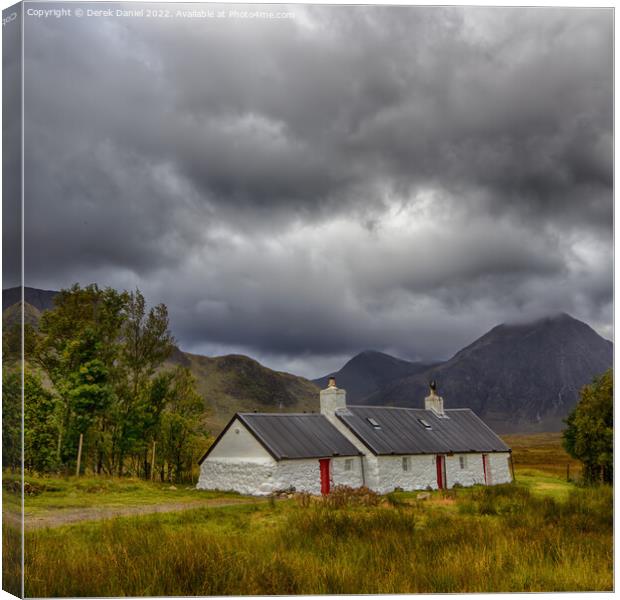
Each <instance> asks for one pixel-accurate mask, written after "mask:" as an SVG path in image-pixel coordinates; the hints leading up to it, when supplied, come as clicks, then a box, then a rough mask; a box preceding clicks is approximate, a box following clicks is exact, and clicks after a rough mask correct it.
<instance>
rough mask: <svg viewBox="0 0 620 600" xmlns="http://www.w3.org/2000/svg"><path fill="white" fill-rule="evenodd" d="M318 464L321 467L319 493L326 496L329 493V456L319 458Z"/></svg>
mask: <svg viewBox="0 0 620 600" xmlns="http://www.w3.org/2000/svg"><path fill="white" fill-rule="evenodd" d="M319 466H320V467H321V494H323V496H327V494H329V458H321V459H320V460H319Z"/></svg>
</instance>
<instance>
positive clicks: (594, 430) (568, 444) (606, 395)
mask: <svg viewBox="0 0 620 600" xmlns="http://www.w3.org/2000/svg"><path fill="white" fill-rule="evenodd" d="M613 386H614V382H613V371H612V369H609V370H608V371H606V372H605V373H604V374H603V375H601V376H600V377H597V378H595V379H594V381H593V382H592V383H591V384H590V385H586V386H584V388H583V389H582V390H581V398H580V400H579V402H578V403H577V406H576V407H575V409H574V410H573V411H572V412H571V413H570V415H569V416H568V418H567V419H566V421H565V422H566V425H567V428H566V430H565V431H564V433H563V444H564V448H565V449H566V451H567V452H568V453H569V454H570V455H571V456H573V457H574V458H576V459H578V460H580V461H581V462H582V463H583V477H584V479H585V480H586V481H588V482H596V481H604V482H606V483H611V482H612V481H613Z"/></svg>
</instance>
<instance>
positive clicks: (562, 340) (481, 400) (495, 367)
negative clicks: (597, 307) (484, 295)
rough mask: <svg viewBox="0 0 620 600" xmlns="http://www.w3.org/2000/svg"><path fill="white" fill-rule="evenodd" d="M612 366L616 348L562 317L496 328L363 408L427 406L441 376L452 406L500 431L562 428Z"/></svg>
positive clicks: (369, 400) (378, 394)
mask: <svg viewBox="0 0 620 600" xmlns="http://www.w3.org/2000/svg"><path fill="white" fill-rule="evenodd" d="M612 364H613V344H612V343H611V342H610V341H608V340H606V339H604V338H602V337H601V336H600V335H598V334H597V333H596V332H595V331H594V330H593V329H592V328H591V327H589V326H588V325H586V324H585V323H583V322H581V321H578V320H577V319H574V318H573V317H571V316H569V315H567V314H560V315H556V316H553V317H547V318H544V319H540V320H537V321H535V322H533V323H529V324H523V325H507V324H503V325H498V326H497V327H494V328H493V329H491V331H489V332H488V333H486V334H485V335H483V336H482V337H481V338H479V339H477V340H476V341H475V342H473V343H472V344H470V345H469V346H467V347H466V348H463V349H462V350H461V351H459V352H457V354H455V356H454V357H452V358H451V359H450V360H449V361H447V362H445V363H442V364H440V365H437V366H436V367H433V368H431V369H429V370H427V371H424V372H423V373H418V374H416V375H413V376H410V377H405V378H403V379H400V380H398V381H396V382H393V383H392V384H390V385H388V386H386V387H385V388H383V389H381V390H380V391H378V392H376V393H375V394H372V395H371V396H369V397H367V398H366V399H364V403H365V404H387V405H396V406H412V407H415V406H422V405H423V402H424V397H425V396H426V395H427V389H428V381H429V380H430V379H437V381H438V384H439V391H440V393H441V395H442V396H443V397H444V405H445V406H446V408H458V407H469V408H472V409H473V410H474V411H475V412H476V413H477V414H478V415H479V416H481V417H482V418H483V419H484V420H485V421H486V422H487V423H488V424H489V425H490V426H491V427H493V428H494V429H496V430H497V431H499V432H510V431H522V432H527V431H558V430H560V429H562V428H563V421H562V419H563V418H565V417H566V416H567V414H568V413H569V411H570V410H571V409H572V408H573V407H574V406H575V404H576V402H577V399H578V396H579V390H580V389H581V387H582V386H584V385H585V384H587V383H590V381H591V380H592V378H593V377H594V376H595V375H598V374H600V373H602V372H604V371H605V370H606V369H608V368H609V367H611V366H612Z"/></svg>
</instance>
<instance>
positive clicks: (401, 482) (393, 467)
mask: <svg viewBox="0 0 620 600" xmlns="http://www.w3.org/2000/svg"><path fill="white" fill-rule="evenodd" d="M407 458H408V459H409V469H408V470H407V471H404V470H403V457H402V456H379V457H378V467H379V478H378V479H379V481H378V485H377V486H376V487H375V488H373V489H374V490H375V491H377V492H379V493H380V494H386V493H388V492H391V491H393V490H394V488H397V487H398V488H402V489H403V490H405V491H411V490H423V489H426V488H427V487H428V486H430V487H431V488H433V489H436V488H437V468H436V466H435V457H434V456H432V455H428V454H424V455H415V456H409V457H407Z"/></svg>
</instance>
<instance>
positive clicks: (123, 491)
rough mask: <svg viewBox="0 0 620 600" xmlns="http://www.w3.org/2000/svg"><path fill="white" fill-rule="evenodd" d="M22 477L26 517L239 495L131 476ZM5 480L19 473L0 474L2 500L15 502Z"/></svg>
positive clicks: (198, 500)
mask: <svg viewBox="0 0 620 600" xmlns="http://www.w3.org/2000/svg"><path fill="white" fill-rule="evenodd" d="M25 480H26V482H28V485H29V488H30V490H31V493H30V494H28V495H26V498H25V503H24V504H25V513H26V518H28V517H37V516H44V515H49V514H51V513H53V512H57V511H62V510H65V509H88V508H93V509H98V508H114V507H123V508H125V507H131V506H149V505H156V504H162V503H172V502H174V503H181V504H184V503H188V504H190V503H194V502H202V501H204V500H209V499H216V498H217V499H220V498H230V499H235V498H240V496H239V494H235V493H223V492H206V491H200V490H197V489H196V488H195V486H193V485H189V484H178V485H171V484H169V483H167V484H163V483H156V482H149V481H143V480H141V479H133V478H124V479H118V478H113V477H81V478H79V479H78V478H75V477H65V478H62V477H34V476H30V477H29V476H26V478H25ZM8 481H16V482H19V477H18V476H6V475H5V477H4V478H3V483H4V485H3V492H4V493H3V502H5V504H6V505H8V506H16V505H18V503H19V495H18V494H13V493H6V488H7V487H9V486H8V485H7V482H8Z"/></svg>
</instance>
